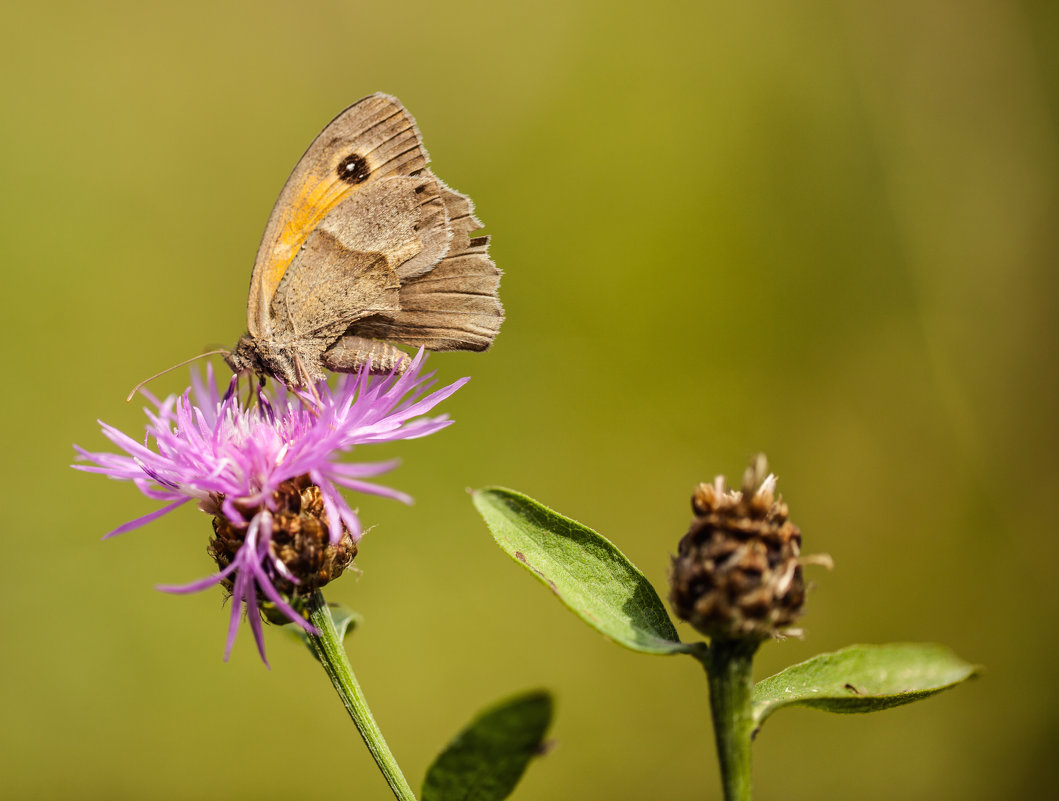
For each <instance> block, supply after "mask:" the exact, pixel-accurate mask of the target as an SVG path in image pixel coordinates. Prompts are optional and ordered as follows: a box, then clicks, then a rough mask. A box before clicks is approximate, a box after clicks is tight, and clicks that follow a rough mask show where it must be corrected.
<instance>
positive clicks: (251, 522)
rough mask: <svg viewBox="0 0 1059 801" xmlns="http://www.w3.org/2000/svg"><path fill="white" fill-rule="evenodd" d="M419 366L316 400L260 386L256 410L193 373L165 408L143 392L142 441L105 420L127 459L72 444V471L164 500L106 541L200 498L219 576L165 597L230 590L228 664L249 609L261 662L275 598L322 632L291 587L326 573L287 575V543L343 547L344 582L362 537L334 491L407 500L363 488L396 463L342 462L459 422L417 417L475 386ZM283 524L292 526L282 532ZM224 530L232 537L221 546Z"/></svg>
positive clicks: (358, 377)
mask: <svg viewBox="0 0 1059 801" xmlns="http://www.w3.org/2000/svg"><path fill="white" fill-rule="evenodd" d="M423 358H424V357H423V352H422V351H420V352H419V353H418V354H417V355H416V357H415V358H414V359H413V360H412V362H411V364H410V365H409V366H408V368H407V369H406V370H405V371H404V373H403V374H401V375H396V374H393V373H391V374H390V375H385V376H372V375H370V374H369V373H368V371H367V370H362V371H361V372H359V373H357V374H352V375H343V376H339V377H338V379H337V381H336V384H335V387H334V388H333V389H332V388H331V387H329V386H328V385H327V383H326V382H325V383H321V384H318V385H317V386H316V388H315V389H316V394H317V395H318V396H319V397H318V399H316V398H312V399H310V398H307V397H304V396H301V395H296V394H295V393H293V392H289V391H287V390H286V389H284V388H283V387H282V386H279V387H277V389H276V392H275V394H274V396H273V397H271V398H269V396H268V395H266V394H265V392H264V391H263V389H261V388H260V387H258V388H257V390H256V393H255V394H254V395H253V396H252V399H251V402H250V403H248V404H243V403H242V402H241V401H240V400H239V392H238V386H239V384H238V377H235V378H233V379H232V381H231V383H230V384H229V386H228V389H227V392H225V393H224V394H223V395H221V394H220V392H219V390H218V388H217V384H216V382H215V380H214V376H213V372H212V369H209V368H208V369H207V375H206V380H205V381H203V380H201V378H200V376H199V375H198V373H197V372H195V373H193V374H192V386H191V388H189V389H188V390H187V391H185V392H184V394H183V395H181V396H179V397H178V396H175V395H172V396H169V397H168V398H166V399H164V400H162V401H159V400H157V399H156V398H154V396H152V395H151V394H150V393H147V392H145V393H144V394H145V396H146V397H147V398H148V399H149V400H150V401H151V403H152V404H153V405H154V407H155V408H154V409H150V408H148V409H145V411H146V414H147V419H148V422H147V434H146V437H145V439H144V441H143V442H142V443H141V442H138V441H137V440H135V439H133V438H131V437H129V436H127V435H126V434H124V433H122V432H121V431H118V430H117V429H116V428H114V427H113V426H109V425H107V424H105V423H102V422H101V423H100V425H101V426H102V430H103V435H104V436H105V437H106V438H107V439H109V440H110V441H111V442H112V443H113V444H114V445H116V446H117V447H118V448H119V449H120V450H121V451H123V453H105V452H100V453H93V452H90V451H87V450H85V449H83V448H80V447H77V446H75V448H76V450H77V452H78V453H79V454H80V456H81V458H82V459H83V460H84V461H86V462H90V463H91V464H78V465H74V467H76V468H77V469H80V470H85V471H87V472H91V473H101V474H103V475H106V476H109V477H111V478H114V479H120V480H125V481H132V482H133V483H134V484H135V485H136V487H137V488H138V489H139V490H140V492H142V493H143V494H144V495H146V496H147V497H149V498H154V499H156V500H159V501H163V502H165V505H164V506H163V507H162V508H160V509H157V510H155V511H154V512H151V513H150V514H148V515H144V516H143V517H139V518H137V519H135V520H130V521H129V522H127V523H125V524H124V525H122V526H119V527H118V528H116V529H114V530H113V531H111V532H110V533H109V534H107V535H106V537H104V539H106V538H107V537H112V536H114V535H116V534H122V533H124V532H126V531H130V530H132V529H134V528H138V527H140V526H142V525H144V524H146V523H149V522H151V521H152V520H156V519H157V518H159V517H161V516H162V515H165V514H167V513H169V512H171V511H173V510H174V509H176V508H177V507H178V506H182V505H183V504H185V503H187V502H188V501H196V502H197V504H198V507H199V508H200V509H201V510H203V511H205V512H207V513H209V514H211V515H213V516H214V530H215V532H216V536H215V539H214V540H213V542H211V546H210V552H211V554H212V555H213V556H214V557H215V558H216V559H217V561H218V564H219V566H220V567H221V568H222V569H221V570H220V571H219V572H218V573H215V574H214V575H212V576H209V577H208V578H205V579H202V580H201V581H196V582H194V583H192V584H187V585H183V586H160V587H159V589H162V590H166V591H169V592H197V591H199V590H203V589H206V588H208V587H211V586H213V585H215V584H219V583H223V584H224V585H225V586H226V587H227V588H228V589H230V590H231V593H232V612H231V619H230V621H229V627H228V642H227V647H226V649H225V659H227V658H228V655H229V654H230V653H231V649H232V644H233V642H234V640H235V635H236V631H237V630H238V627H239V616H240V612H241V610H242V609H244V608H245V610H246V613H247V619H248V620H249V622H250V627H251V629H252V631H253V634H254V639H255V641H256V642H257V647H258V651H259V652H260V653H261V658H262V659H263V660H264V659H265V647H264V636H263V632H262V627H261V619H260V615H259V613H258V604H259V602H262V603H263V602H266V601H269V602H271V603H272V604H274V606H275V608H276V609H278V610H279V611H281V612H282V613H283V615H284V616H285V617H286V618H288V619H289V620H291V621H293V622H295V623H297V624H298V625H300V626H302V627H303V628H304V629H306V630H307V631H313V632H315V630H314V629H313V627H312V626H311V625H310V624H309V623H308V621H306V620H305V618H304V617H303V616H302V615H301V614H299V613H298V611H297V610H296V609H295V608H294V607H293V606H292V604H291V601H290V597H289V596H290V595H291V593H290V592H289V591H290V590H291V589H293V590H294V591H295V592H294V593H293V594H297V590H298V589H302V590H305V589H306V588H308V589H309V590H311V589H315V587H314V586H313V585H312V584H311V582H312V581H314V580H316V578H317V574H316V573H314V572H312V571H317V572H319V565H318V564H315V565H312V566H310V570H309V572H308V573H302V574H299V573H298V570H297V569H292V567H291V565H292V563H293V562H292V561H291V558H290V553H289V552H290V551H291V542H292V536H301V535H304V533H305V532H306V531H309V532H312V531H314V530H315V531H316V532H318V534H319V539H320V541H319V542H317V543H315V547H312V548H309V549H308V552H309V553H310V556H313V558H316V557H318V556H319V554H321V553H322V552H323V551H324V550H325V549H327V548H328V546H330V551H331V552H334V550H335V548H336V547H341V546H342V544H343V542H344V543H345V551H343V553H345V554H346V556H345V563H344V564H340V565H339V566H338V569H337V572H336V573H335V575H337V573H340V572H341V570H342V568H344V567H345V566H346V565H348V563H349V561H350V560H351V559H352V554H355V552H356V542H357V540H359V539H360V536H361V533H362V528H361V525H360V521H359V519H358V518H357V515H356V513H355V512H354V511H353V509H351V508H350V506H349V504H348V503H347V502H346V500H345V499H344V498H343V497H342V494H341V493H340V492H339V489H338V488H339V487H342V488H345V489H349V490H354V491H357V492H364V493H369V494H373V495H381V496H385V497H388V498H394V499H396V500H399V501H403V502H405V503H410V502H411V498H410V497H409V496H408V495H406V494H404V493H402V492H399V491H397V490H394V489H391V488H389V487H384V486H380V485H378V484H375V483H372V482H369V481H366V480H365V479H367V478H371V477H372V476H377V475H379V474H381V473H384V472H386V471H388V470H391V469H393V468H394V467H395V466H396V465H397V461H396V460H392V461H387V462H375V463H366V462H361V463H350V462H342V461H340V458H341V457H342V456H343V455H345V454H346V453H348V452H349V451H351V450H352V449H353V447H354V446H355V445H365V444H369V443H373V442H392V441H394V440H400V439H414V438H417V437H424V436H427V435H428V434H433V433H434V432H435V431H438V430H440V429H442V428H444V427H445V426H447V425H449V424H450V423H451V422H452V421H451V420H449V419H448V417H447V416H446V415H442V416H439V417H433V418H424V417H422V415H424V414H426V413H427V412H429V411H430V410H431V409H433V408H434V407H435V406H436V405H437V404H438V403H440V402H441V401H443V400H444V399H445V398H447V397H449V396H450V395H452V394H453V393H454V392H455V391H456V390H457V389H459V388H460V387H461V386H463V384H465V383H466V382H467V380H468V379H466V378H463V379H460V380H459V381H456V382H454V383H452V384H450V385H448V386H447V387H444V388H443V389H438V390H436V391H434V392H429V393H428V390H429V389H430V387H431V386H432V384H433V382H432V381H431V379H432V377H433V373H430V374H427V375H422V374H421V373H420V370H421V368H422V366H423ZM310 492H311V496H310V495H309V494H306V493H310ZM291 499H293V500H291ZM305 507H314V508H315V509H316V512H315V513H313V512H311V511H307V510H306V508H305ZM292 509H293V511H292ZM313 514H315V517H312V516H311V515H313ZM284 526H287V530H285V531H281V529H282V528H283V527H284ZM233 532H234V534H233ZM291 532H293V535H292V534H291ZM222 534H223V536H224V537H225V539H224V541H223V543H221V544H220V545H218V540H219V538H221V537H222ZM281 535H282V536H281ZM220 552H224V553H220ZM295 556H297V555H295ZM303 556H304V554H303ZM295 561H297V560H296V559H295ZM307 576H308V581H309V582H310V583H308V584H307V583H306V582H307V578H306V577H307ZM332 577H333V576H332ZM327 580H329V578H324V579H322V582H324V583H325V582H326V581H327ZM281 590H284V591H287V592H284V591H281ZM285 594H286V595H287V596H288V597H284V596H285ZM262 596H263V597H262ZM266 664H267V660H266Z"/></svg>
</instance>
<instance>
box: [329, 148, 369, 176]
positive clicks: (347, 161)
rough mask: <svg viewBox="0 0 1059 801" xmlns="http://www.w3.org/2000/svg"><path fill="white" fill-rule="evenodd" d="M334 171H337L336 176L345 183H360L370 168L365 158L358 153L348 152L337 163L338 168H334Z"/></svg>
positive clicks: (367, 174)
mask: <svg viewBox="0 0 1059 801" xmlns="http://www.w3.org/2000/svg"><path fill="white" fill-rule="evenodd" d="M335 172H337V173H338V177H339V178H341V179H342V180H343V181H345V182H346V183H347V184H359V183H362V182H363V181H365V180H367V178H368V176H369V175H371V169H370V168H369V167H368V162H367V159H365V158H364V157H363V156H361V155H360V154H359V153H350V154H349V155H348V156H346V157H345V158H344V159H342V161H340V162H339V163H338V169H337V170H335Z"/></svg>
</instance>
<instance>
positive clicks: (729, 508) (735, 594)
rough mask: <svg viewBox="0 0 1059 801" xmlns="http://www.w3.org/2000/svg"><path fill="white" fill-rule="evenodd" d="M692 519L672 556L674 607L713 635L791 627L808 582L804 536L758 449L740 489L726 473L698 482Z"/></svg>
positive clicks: (761, 633) (770, 633)
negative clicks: (804, 569)
mask: <svg viewBox="0 0 1059 801" xmlns="http://www.w3.org/2000/svg"><path fill="white" fill-rule="evenodd" d="M691 506H692V509H693V511H694V512H695V519H694V520H693V521H692V523H691V528H690V529H689V530H688V533H687V534H685V535H684V537H683V538H682V539H681V541H680V546H679V548H678V552H677V555H676V556H675V557H673V571H672V575H671V577H670V587H671V589H670V594H669V601H670V603H671V604H672V606H673V611H674V612H676V614H677V616H678V617H680V618H682V619H683V620H686V621H688V622H689V623H691V625H693V626H694V627H695V628H696V629H698V630H699V631H700V632H702V633H703V634H705V635H706V636H708V637H711V638H713V637H723V638H748V639H759V640H760V639H766V638H768V637H775V636H778V635H780V634H783V633H788V634H789V633H793V632H791V631H790V626H791V625H792V624H793V623H794V621H795V620H797V618H798V617H799V616H800V615H801V613H802V605H803V604H804V602H805V581H804V580H803V578H802V569H801V565H802V563H803V560H801V559H800V552H801V543H802V537H801V532H800V531H799V530H798V528H797V527H796V526H795V525H794V524H793V523H791V522H790V521H789V520H788V519H787V504H785V503H784V502H783V499H782V498H781V497H780V496H778V495H777V494H776V477H775V476H774V475H771V474H769V473H768V463H767V461H766V460H765V457H764V455H758V456H756V457H755V458H754V460H753V461H752V462H751V464H750V467H748V468H747V470H746V473H745V474H744V475H743V485H742V489H741V490H729V489H726V487H725V480H724V476H717V478H716V479H715V480H714V482H713V484H699V486H698V487H696V489H695V493H694V495H692V498H691Z"/></svg>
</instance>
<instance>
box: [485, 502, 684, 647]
mask: <svg viewBox="0 0 1059 801" xmlns="http://www.w3.org/2000/svg"><path fill="white" fill-rule="evenodd" d="M473 499H474V505H475V506H477V507H478V511H479V512H480V513H481V515H482V517H483V518H484V519H485V523H486V525H487V526H488V527H489V530H490V531H491V532H492V534H493V538H494V539H495V540H496V542H497V544H498V545H499V546H500V547H501V548H503V549H504V550H505V551H506V552H507V554H508V555H509V556H511V557H512V558H513V559H515V560H516V561H517V562H519V563H520V564H522V566H523V567H525V568H526V569H527V570H529V571H530V572H531V573H533V574H534V575H535V576H536V577H537V578H538V579H540V580H541V581H542V582H543V583H544V584H546V585H547V586H548V588H549V589H551V591H552V592H553V593H555V595H556V597H558V599H559V600H560V601H562V602H563V603H564V604H565V605H566V606H567V607H568V608H569V609H570V610H571V611H573V612H574V613H575V614H576V615H577V616H578V617H580V618H581V619H582V620H584V621H585V622H586V623H588V624H589V625H590V626H592V627H593V628H595V629H596V630H597V631H599V632H601V633H603V634H604V635H606V636H607V637H609V638H611V639H612V640H614V641H615V642H617V643H619V644H620V645H624V646H625V647H626V648H631V649H632V650H634V651H640V652H641V653H646V654H673V653H690V654H693V655H694V654H698V653H700V652H701V650H702V649H703V648H704V647H705V646H704V644H703V643H691V644H685V643H682V642H680V638H679V636H677V630H676V629H675V628H674V627H673V623H672V621H671V620H670V619H669V615H668V614H666V610H665V606H664V605H663V603H662V599H661V598H659V597H658V594H657V593H656V592H655V591H654V588H653V587H652V586H651V585H650V583H649V582H648V581H647V579H646V578H644V575H643V573H641V572H640V571H639V570H638V569H637V568H636V566H635V565H633V564H632V562H630V561H629V560H628V559H626V558H625V555H624V554H623V553H622V552H621V551H619V550H618V549H617V548H616V547H615V546H614V545H613V543H611V542H610V541H609V540H607V539H606V538H604V537H602V536H600V535H599V534H597V533H596V532H595V531H593V530H592V529H590V528H587V527H585V526H583V525H581V524H580V523H578V522H577V521H575V520H571V519H570V518H568V517H563V516H562V515H561V514H559V513H558V512H554V511H552V510H551V509H549V508H547V507H546V506H542V505H541V504H539V503H537V501H535V500H533V499H532V498H529V497H527V496H525V495H523V494H521V493H518V492H514V491H513V490H509V489H502V488H498V487H494V488H489V489H483V490H478V491H476V492H474V493H473Z"/></svg>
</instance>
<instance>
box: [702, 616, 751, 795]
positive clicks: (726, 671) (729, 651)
mask: <svg viewBox="0 0 1059 801" xmlns="http://www.w3.org/2000/svg"><path fill="white" fill-rule="evenodd" d="M758 644H759V643H758V642H757V641H756V640H747V639H721V638H716V637H715V638H714V639H713V640H711V642H710V648H709V651H708V653H707V654H706V656H705V658H704V659H703V660H702V661H703V664H704V665H705V667H706V675H707V677H708V678H709V683H710V711H711V712H712V713H713V732H714V738H715V739H716V742H717V758H718V760H720V763H721V782H722V784H723V786H724V798H725V801H750V739H751V737H752V736H753V733H754V716H753V709H752V706H751V699H752V693H753V690H754V681H753V672H752V668H753V663H754V652H755V651H757V648H758Z"/></svg>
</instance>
